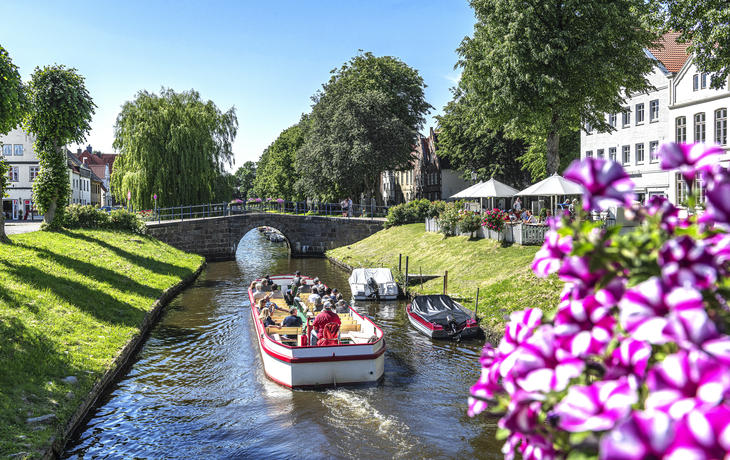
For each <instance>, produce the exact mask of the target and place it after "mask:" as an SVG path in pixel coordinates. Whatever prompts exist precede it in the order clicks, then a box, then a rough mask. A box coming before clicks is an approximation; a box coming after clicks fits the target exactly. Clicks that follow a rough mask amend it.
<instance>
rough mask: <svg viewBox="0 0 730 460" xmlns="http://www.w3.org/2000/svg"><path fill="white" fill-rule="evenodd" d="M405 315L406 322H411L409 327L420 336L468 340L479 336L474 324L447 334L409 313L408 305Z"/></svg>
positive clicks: (438, 327)
mask: <svg viewBox="0 0 730 460" xmlns="http://www.w3.org/2000/svg"><path fill="white" fill-rule="evenodd" d="M406 313H407V315H408V321H410V322H411V325H412V326H413V327H414V328H416V330H417V331H418V332H420V333H421V334H424V335H426V336H428V337H430V338H432V339H451V338H453V337H455V336H457V335H458V336H459V337H460V338H462V339H468V338H472V337H476V336H477V335H478V334H479V325H478V324H476V323H474V324H473V325H471V326H467V325H466V324H465V325H463V326H462V328H461V329H458V330H457V332H456V334H451V335H450V334H449V333H448V331H446V330H445V329H443V328H442V327H441V326H439V325H438V324H434V323H431V322H429V321H427V320H426V319H424V318H421V317H420V316H419V315H417V314H416V313H413V312H412V311H411V305H410V304H408V305H407V306H406Z"/></svg>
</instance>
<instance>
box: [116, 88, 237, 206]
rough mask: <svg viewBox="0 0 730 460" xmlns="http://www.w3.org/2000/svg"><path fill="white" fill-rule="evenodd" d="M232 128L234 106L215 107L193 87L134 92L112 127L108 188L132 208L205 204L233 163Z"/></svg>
mask: <svg viewBox="0 0 730 460" xmlns="http://www.w3.org/2000/svg"><path fill="white" fill-rule="evenodd" d="M237 130H238V120H237V118H236V109H235V107H232V108H230V109H229V110H228V111H227V112H221V111H220V110H219V109H218V107H216V105H215V104H214V103H213V102H212V101H207V102H206V101H203V100H202V99H201V97H200V94H199V93H198V92H197V91H194V90H191V91H186V92H182V93H176V92H175V91H173V90H171V89H165V88H163V89H162V90H161V91H160V94H159V95H157V94H152V93H148V92H147V91H140V92H139V93H137V96H136V98H135V99H134V100H133V101H131V102H130V101H128V102H126V103H125V104H124V105H123V106H122V111H121V112H120V113H119V115H118V116H117V121H116V124H115V126H114V148H115V149H116V150H117V151H118V152H119V153H120V155H119V157H118V158H117V159H116V161H115V162H114V173H113V174H112V184H111V185H112V191H113V193H114V196H115V197H116V198H117V199H118V200H122V201H125V200H126V199H127V192H130V193H131V197H132V198H131V202H130V204H131V205H132V206H133V207H134V208H135V209H149V208H152V207H153V206H154V203H153V196H154V195H157V197H158V199H157V205H158V206H160V207H166V206H180V205H188V204H200V203H210V202H213V201H215V200H216V198H217V197H216V193H217V191H218V190H220V187H218V183H219V182H220V181H221V180H223V179H222V176H223V173H224V168H225V166H226V165H227V164H232V163H233V150H232V148H233V141H234V140H235V138H236V132H237Z"/></svg>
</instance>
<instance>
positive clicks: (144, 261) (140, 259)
mask: <svg viewBox="0 0 730 460" xmlns="http://www.w3.org/2000/svg"><path fill="white" fill-rule="evenodd" d="M61 234H63V235H64V236H66V237H68V238H71V239H77V240H84V241H86V242H87V243H91V244H94V245H99V246H101V247H103V248H106V249H108V250H110V251H112V252H113V253H115V254H116V255H118V256H119V257H122V258H123V259H126V260H127V261H129V262H131V263H134V264H135V265H139V266H140V267H145V268H149V269H152V267H155V268H156V267H160V271H161V270H162V269H166V270H168V273H170V272H172V271H174V270H180V269H183V267H180V266H178V265H175V264H170V263H167V262H162V261H160V260H159V259H154V258H152V257H146V256H141V255H139V254H135V253H133V252H129V251H125V250H124V249H122V248H120V247H118V246H114V245H112V244H109V243H107V242H106V241H104V240H103V239H101V238H94V237H91V236H88V235H83V234H80V233H72V232H69V231H63V232H61ZM123 234H124V235H125V236H129V237H130V241H131V240H135V239H136V240H146V241H147V243H148V244H154V245H156V246H161V245H162V244H163V243H161V242H160V241H159V240H156V239H155V238H152V237H151V236H147V235H136V234H132V233H129V234H126V233H123Z"/></svg>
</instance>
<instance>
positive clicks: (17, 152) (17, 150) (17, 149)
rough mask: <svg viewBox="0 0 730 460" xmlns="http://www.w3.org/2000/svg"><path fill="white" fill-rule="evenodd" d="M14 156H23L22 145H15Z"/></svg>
mask: <svg viewBox="0 0 730 460" xmlns="http://www.w3.org/2000/svg"><path fill="white" fill-rule="evenodd" d="M15 155H16V156H23V144H15Z"/></svg>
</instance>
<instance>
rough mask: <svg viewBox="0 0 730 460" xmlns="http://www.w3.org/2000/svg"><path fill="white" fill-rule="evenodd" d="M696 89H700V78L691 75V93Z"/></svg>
mask: <svg viewBox="0 0 730 460" xmlns="http://www.w3.org/2000/svg"><path fill="white" fill-rule="evenodd" d="M698 89H700V76H699V75H693V76H692V91H697V90H698Z"/></svg>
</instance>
